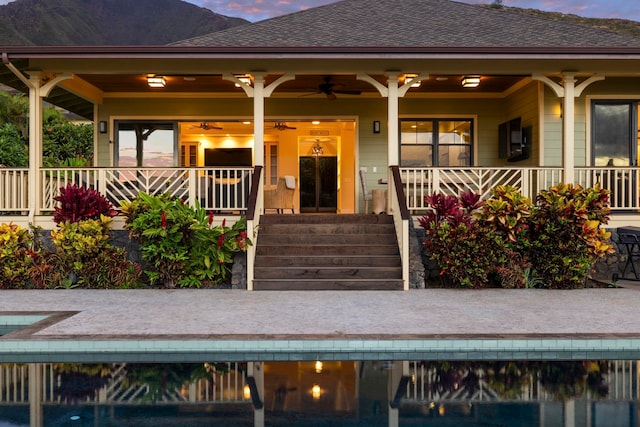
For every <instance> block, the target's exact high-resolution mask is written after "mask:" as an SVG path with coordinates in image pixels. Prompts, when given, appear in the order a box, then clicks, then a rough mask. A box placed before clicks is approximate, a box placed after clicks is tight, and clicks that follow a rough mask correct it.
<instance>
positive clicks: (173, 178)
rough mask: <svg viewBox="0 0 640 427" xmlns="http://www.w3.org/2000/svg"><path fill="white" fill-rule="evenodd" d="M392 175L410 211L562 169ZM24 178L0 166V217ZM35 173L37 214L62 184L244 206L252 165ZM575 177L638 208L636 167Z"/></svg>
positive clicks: (522, 184)
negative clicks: (440, 198) (429, 200)
mask: <svg viewBox="0 0 640 427" xmlns="http://www.w3.org/2000/svg"><path fill="white" fill-rule="evenodd" d="M400 175H401V179H402V186H403V188H404V191H405V195H406V201H407V208H408V209H409V210H410V211H413V212H415V211H420V210H424V209H425V208H426V206H425V203H424V196H425V195H427V194H431V193H433V192H443V193H448V194H460V193H461V192H464V191H466V190H472V191H475V192H478V193H480V194H481V195H482V197H485V198H486V197H488V196H489V192H490V190H491V188H492V187H494V186H496V185H498V184H503V185H507V184H508V185H513V186H515V187H518V188H519V189H520V190H521V191H522V193H523V194H524V195H526V196H528V197H531V198H533V197H535V195H536V194H538V193H539V192H540V190H542V189H545V188H548V187H549V186H551V185H554V184H557V183H559V182H561V181H562V168H508V167H471V168H400ZM29 178H30V176H29V173H28V169H26V168H0V215H16V214H26V213H28V212H29V210H30V206H29V202H28V194H29V191H28V190H29ZM39 179H40V194H39V195H38V197H37V204H38V206H36V209H37V212H38V213H47V212H50V211H52V210H53V208H54V207H55V205H56V202H55V200H54V199H53V198H54V197H55V196H56V195H57V194H58V192H59V190H60V187H63V186H66V185H67V184H68V183H75V184H78V185H85V186H88V187H91V188H94V189H97V190H98V191H100V192H101V193H102V194H104V195H105V196H106V197H107V198H108V199H109V200H110V201H111V202H112V203H114V204H115V205H116V206H119V204H120V201H121V200H126V201H131V200H132V199H133V198H135V197H136V195H137V194H138V193H139V192H141V191H144V192H146V193H149V194H159V193H160V192H165V193H168V194H170V195H172V196H176V197H180V198H182V199H183V200H185V202H186V203H190V204H192V205H195V203H196V202H199V203H200V205H201V206H203V207H205V208H206V209H209V210H218V211H241V212H245V211H246V209H247V200H248V194H249V191H250V189H251V181H252V168H44V169H41V172H40V177H39ZM575 182H576V183H579V184H581V185H583V186H585V187H590V186H593V185H594V184H596V183H600V185H601V186H602V187H603V188H606V189H608V190H610V191H611V196H610V198H611V208H612V209H613V210H626V211H634V210H640V191H639V190H638V188H639V187H640V167H577V168H575Z"/></svg>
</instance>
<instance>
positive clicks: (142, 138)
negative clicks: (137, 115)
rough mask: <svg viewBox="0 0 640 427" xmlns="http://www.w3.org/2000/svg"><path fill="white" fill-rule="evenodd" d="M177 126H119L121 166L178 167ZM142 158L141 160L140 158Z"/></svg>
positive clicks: (118, 158)
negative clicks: (176, 152)
mask: <svg viewBox="0 0 640 427" xmlns="http://www.w3.org/2000/svg"><path fill="white" fill-rule="evenodd" d="M174 128H175V126H174V124H173V123H151V122H146V123H145V122H135V123H118V141H117V142H118V151H117V156H116V157H117V158H116V164H117V165H118V166H131V167H136V166H143V167H171V166H176V157H177V156H176V155H175V147H176V133H175V130H174ZM140 156H141V158H139V157H140Z"/></svg>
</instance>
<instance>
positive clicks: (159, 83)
mask: <svg viewBox="0 0 640 427" xmlns="http://www.w3.org/2000/svg"><path fill="white" fill-rule="evenodd" d="M147 84H148V85H149V87H153V88H162V87H165V86H166V85H167V81H166V80H165V78H164V77H162V76H147Z"/></svg>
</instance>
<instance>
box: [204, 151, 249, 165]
mask: <svg viewBox="0 0 640 427" xmlns="http://www.w3.org/2000/svg"><path fill="white" fill-rule="evenodd" d="M204 165H205V166H210V167H234V166H235V167H251V166H252V165H253V155H252V150H251V148H205V150H204Z"/></svg>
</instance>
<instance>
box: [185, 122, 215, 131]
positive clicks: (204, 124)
mask: <svg viewBox="0 0 640 427" xmlns="http://www.w3.org/2000/svg"><path fill="white" fill-rule="evenodd" d="M191 129H202V130H220V129H222V128H221V127H220V126H216V125H213V124H211V123H209V122H202V123H200V124H198V125H196V126H191Z"/></svg>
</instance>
